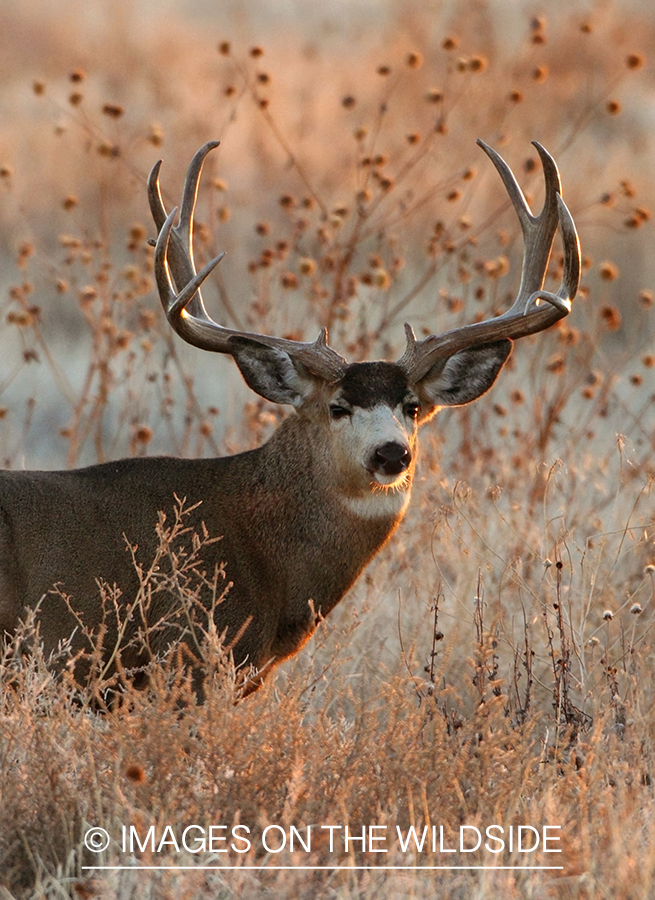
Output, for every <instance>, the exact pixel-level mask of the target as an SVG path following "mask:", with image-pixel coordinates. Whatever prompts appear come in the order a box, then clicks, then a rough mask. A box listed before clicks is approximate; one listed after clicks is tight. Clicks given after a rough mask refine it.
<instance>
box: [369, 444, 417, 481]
mask: <svg viewBox="0 0 655 900" xmlns="http://www.w3.org/2000/svg"><path fill="white" fill-rule="evenodd" d="M411 461H412V454H411V452H410V449H409V447H408V446H407V445H406V444H399V443H398V441H388V442H387V443H386V444H382V445H381V446H380V447H378V448H377V449H376V451H375V453H374V454H373V465H374V467H375V469H376V471H378V472H383V473H384V474H385V475H400V473H401V472H404V471H405V469H407V468H408V466H409V464H410V463H411Z"/></svg>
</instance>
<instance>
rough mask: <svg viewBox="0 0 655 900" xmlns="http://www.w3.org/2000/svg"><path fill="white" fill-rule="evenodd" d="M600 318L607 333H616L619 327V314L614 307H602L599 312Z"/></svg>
mask: <svg viewBox="0 0 655 900" xmlns="http://www.w3.org/2000/svg"><path fill="white" fill-rule="evenodd" d="M600 317H601V319H602V320H603V324H604V325H605V327H606V328H607V329H608V331H618V329H619V328H620V327H621V313H620V312H619V311H618V309H617V308H616V306H609V305H606V306H603V307H601V310H600Z"/></svg>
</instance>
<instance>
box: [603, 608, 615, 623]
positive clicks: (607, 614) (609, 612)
mask: <svg viewBox="0 0 655 900" xmlns="http://www.w3.org/2000/svg"><path fill="white" fill-rule="evenodd" d="M613 618H614V613H613V612H612V610H611V609H606V610H605V612H604V613H603V619H605V621H606V622H609V621H610V620H611V619H613Z"/></svg>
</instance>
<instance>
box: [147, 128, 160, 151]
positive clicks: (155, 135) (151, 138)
mask: <svg viewBox="0 0 655 900" xmlns="http://www.w3.org/2000/svg"><path fill="white" fill-rule="evenodd" d="M146 140H147V141H148V143H149V144H152V146H153V147H161V145H162V144H163V143H164V131H163V129H162V127H161V125H151V126H150V128H149V129H148V134H147V137H146Z"/></svg>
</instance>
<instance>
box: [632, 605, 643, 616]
mask: <svg viewBox="0 0 655 900" xmlns="http://www.w3.org/2000/svg"><path fill="white" fill-rule="evenodd" d="M630 612H631V613H632V615H633V616H638V615H639V613H640V612H643V610H642V608H641V603H633V604H632V606H631V607H630Z"/></svg>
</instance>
